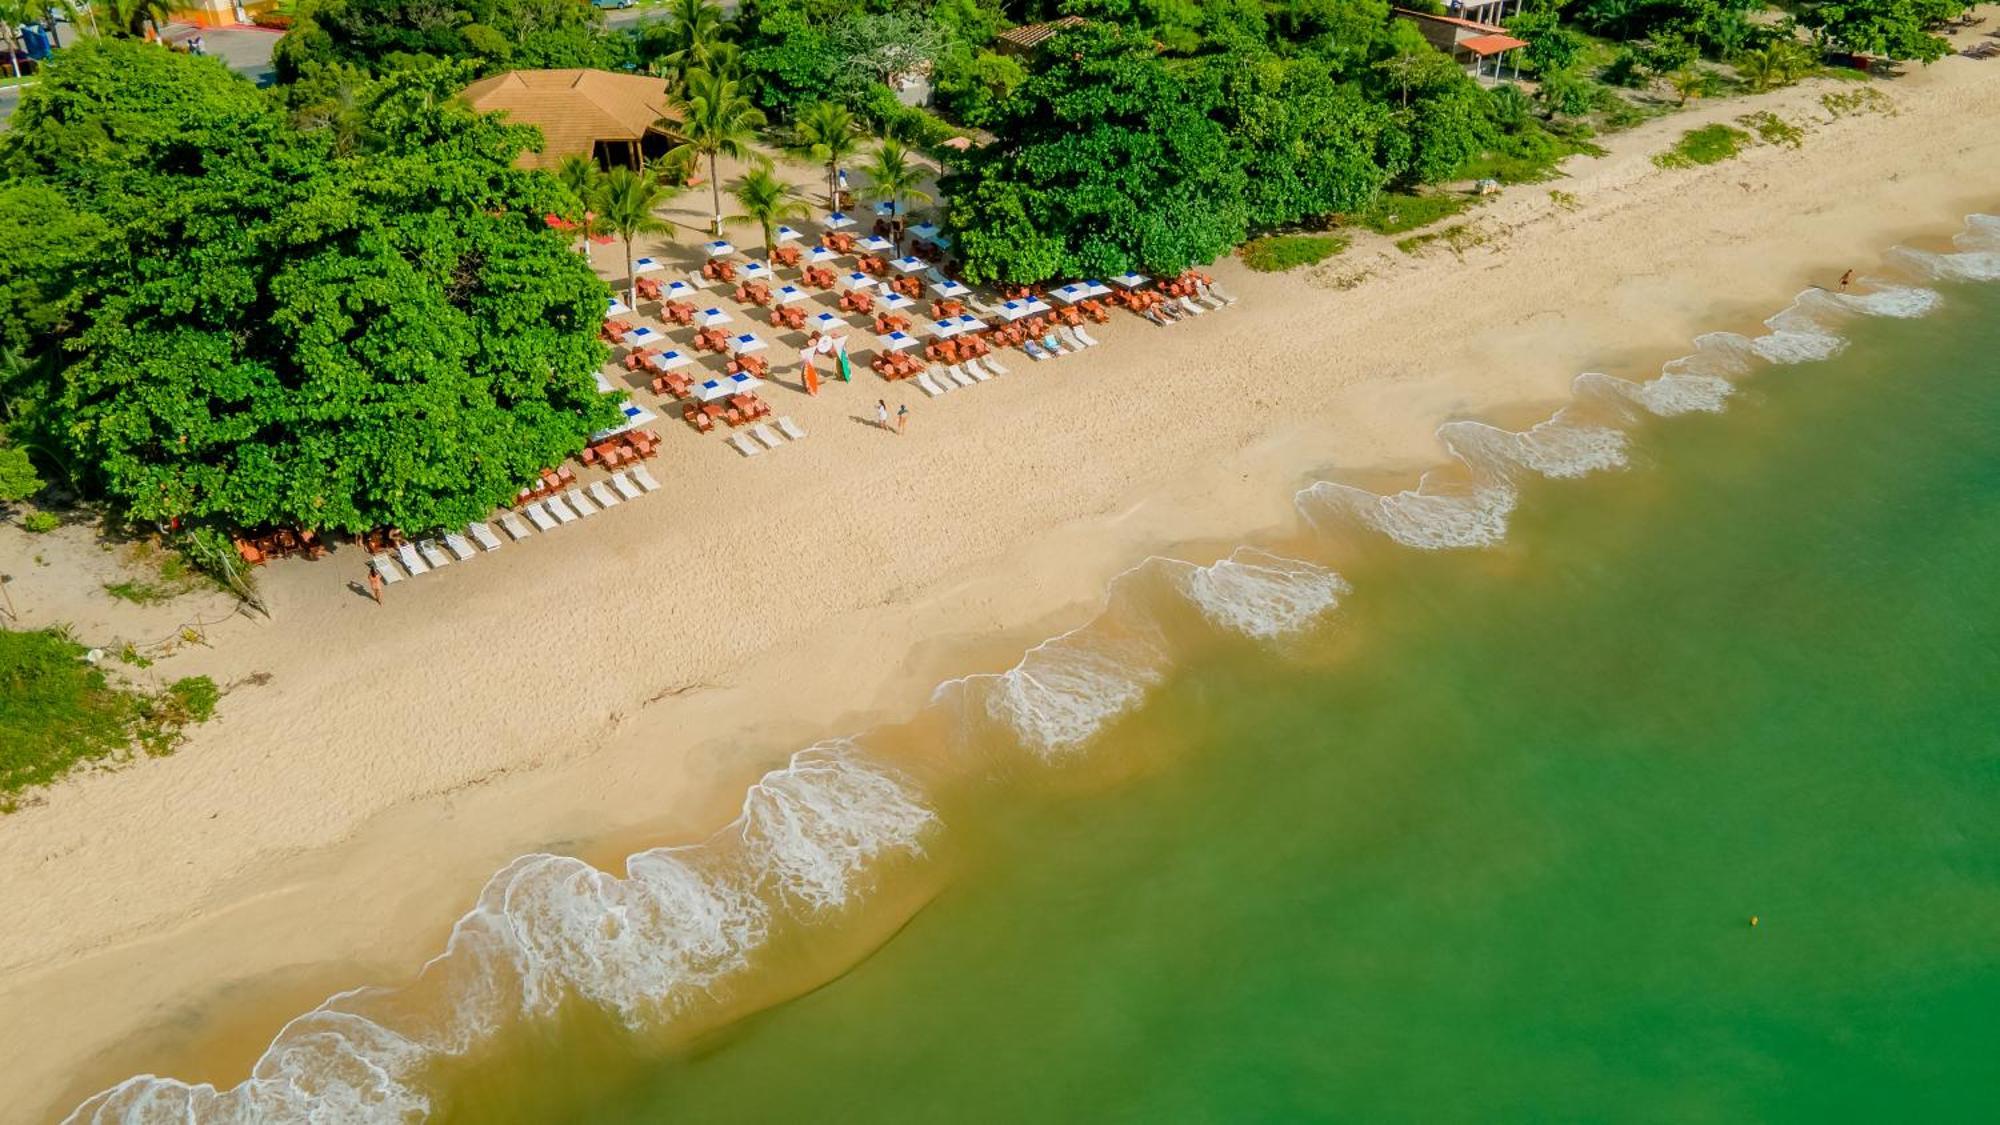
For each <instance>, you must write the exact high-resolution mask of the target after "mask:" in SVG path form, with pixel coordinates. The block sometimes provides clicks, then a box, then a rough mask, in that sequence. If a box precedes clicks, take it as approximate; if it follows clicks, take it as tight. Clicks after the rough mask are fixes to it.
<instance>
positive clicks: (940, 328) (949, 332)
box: [929, 320, 965, 340]
mask: <svg viewBox="0 0 2000 1125" xmlns="http://www.w3.org/2000/svg"><path fill="white" fill-rule="evenodd" d="M929 327H930V333H931V335H933V336H936V337H937V338H938V339H940V340H949V339H951V338H952V337H953V336H956V335H958V334H959V333H960V332H963V331H965V330H964V329H963V328H960V327H959V326H958V322H957V321H955V320H933V321H931V322H930V326H929Z"/></svg>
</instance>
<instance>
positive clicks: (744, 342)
mask: <svg viewBox="0 0 2000 1125" xmlns="http://www.w3.org/2000/svg"><path fill="white" fill-rule="evenodd" d="M766 347H769V345H768V344H766V343H764V341H762V340H760V339H758V338H757V337H756V336H754V335H752V334H751V333H748V332H744V333H741V334H739V335H736V336H732V337H730V338H729V348H730V350H731V351H733V352H735V353H736V354H738V355H744V354H746V353H749V352H761V351H763V350H764V349H765V348H766Z"/></svg>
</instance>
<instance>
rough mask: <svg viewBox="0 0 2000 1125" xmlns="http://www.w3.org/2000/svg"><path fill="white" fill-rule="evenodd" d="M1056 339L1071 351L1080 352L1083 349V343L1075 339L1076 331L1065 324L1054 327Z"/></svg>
mask: <svg viewBox="0 0 2000 1125" xmlns="http://www.w3.org/2000/svg"><path fill="white" fill-rule="evenodd" d="M1056 339H1058V340H1061V341H1062V342H1063V345H1064V346H1065V347H1067V348H1069V349H1070V350H1071V351H1075V352H1080V351H1082V350H1083V348H1084V343H1083V341H1082V340H1079V339H1077V338H1076V330H1075V329H1073V328H1071V327H1069V326H1068V325H1066V324H1063V325H1057V326H1056Z"/></svg>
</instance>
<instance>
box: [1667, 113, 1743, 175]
mask: <svg viewBox="0 0 2000 1125" xmlns="http://www.w3.org/2000/svg"><path fill="white" fill-rule="evenodd" d="M1751 143H1752V138H1751V136H1750V134H1748V133H1746V132H1744V131H1743V130H1741V129H1738V128H1736V127H1735V126H1733V125H1723V124H1720V123H1718V124H1715V125H1704V126H1702V127H1701V128H1699V129H1689V130H1688V131H1687V132H1685V133H1682V134H1681V137H1680V140H1677V141H1675V142H1674V144H1673V147H1672V148H1669V149H1668V150H1667V151H1665V152H1662V153H1660V154H1658V155H1656V156H1654V157H1653V163H1655V164H1657V165H1659V166H1660V167H1662V168H1693V167H1695V166H1697V165H1701V164H1719V163H1721V162H1722V161H1724V160H1728V159H1729V158H1730V157H1732V156H1735V155H1736V154H1737V153H1739V152H1742V151H1743V150H1744V149H1746V148H1748V147H1749V146H1750V145H1751Z"/></svg>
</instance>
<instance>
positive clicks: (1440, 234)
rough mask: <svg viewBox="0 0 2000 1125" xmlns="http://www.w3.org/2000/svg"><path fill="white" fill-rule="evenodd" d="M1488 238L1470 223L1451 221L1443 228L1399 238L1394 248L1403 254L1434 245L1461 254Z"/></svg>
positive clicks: (1481, 243)
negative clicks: (1451, 222) (1450, 223)
mask: <svg viewBox="0 0 2000 1125" xmlns="http://www.w3.org/2000/svg"><path fill="white" fill-rule="evenodd" d="M1490 240H1491V239H1490V236H1488V235H1487V234H1486V233H1485V232H1484V231H1479V230H1475V229H1473V226H1472V224H1471V223H1453V224H1452V225H1451V226H1448V227H1446V228H1444V229H1443V230H1435V231H1431V232H1429V233H1427V234H1413V235H1411V236H1410V237H1408V238H1399V239H1397V240H1396V249H1398V250H1401V251H1402V252H1403V253H1405V254H1417V253H1421V252H1422V251H1424V250H1426V249H1429V248H1430V247H1431V246H1434V245H1435V246H1443V247H1445V248H1446V249H1448V250H1450V251H1451V252H1452V253H1454V254H1463V253H1465V252H1466V251H1467V250H1470V249H1472V248H1474V247H1476V246H1484V245H1486V243H1487V242H1488V241H1490Z"/></svg>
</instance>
